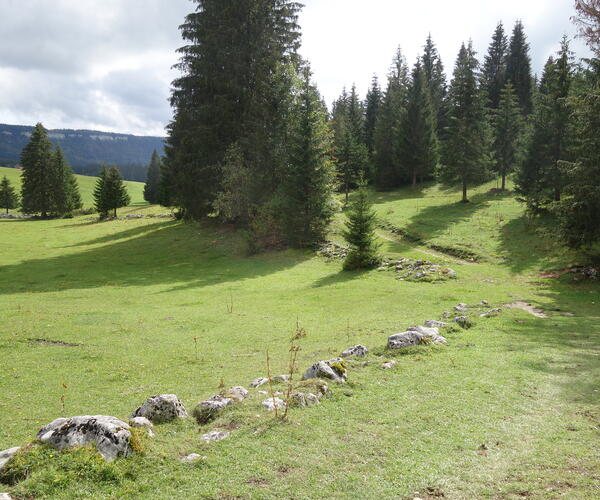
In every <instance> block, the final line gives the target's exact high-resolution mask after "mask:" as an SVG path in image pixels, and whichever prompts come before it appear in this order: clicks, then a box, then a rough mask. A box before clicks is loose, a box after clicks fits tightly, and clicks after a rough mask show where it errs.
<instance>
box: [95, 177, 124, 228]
mask: <svg viewBox="0 0 600 500" xmlns="http://www.w3.org/2000/svg"><path fill="white" fill-rule="evenodd" d="M94 201H95V207H96V211H97V212H98V213H99V214H100V217H102V218H106V217H108V214H109V213H110V211H111V210H112V211H113V217H116V216H117V209H118V208H121V207H126V206H127V205H129V203H130V202H131V199H130V197H129V194H128V193H127V188H126V187H125V184H124V183H123V177H122V176H121V173H120V172H119V170H118V169H117V167H115V166H113V167H110V168H109V169H106V168H104V169H102V171H101V172H100V176H99V177H98V180H97V181H96V187H95V189H94Z"/></svg>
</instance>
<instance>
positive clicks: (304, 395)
mask: <svg viewBox="0 0 600 500" xmlns="http://www.w3.org/2000/svg"><path fill="white" fill-rule="evenodd" d="M316 404H319V397H318V396H316V395H315V394H313V393H312V392H295V393H294V394H292V397H291V405H292V406H299V407H301V408H304V407H306V406H313V405H316Z"/></svg>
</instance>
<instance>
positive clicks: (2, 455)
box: [0, 446, 21, 469]
mask: <svg viewBox="0 0 600 500" xmlns="http://www.w3.org/2000/svg"><path fill="white" fill-rule="evenodd" d="M20 449H21V447H20V446H16V447H14V448H9V449H8V450H4V451H0V469H2V467H4V466H5V465H6V463H7V462H8V461H9V460H10V459H11V458H12V457H13V456H14V455H15V453H17V451H19V450H20Z"/></svg>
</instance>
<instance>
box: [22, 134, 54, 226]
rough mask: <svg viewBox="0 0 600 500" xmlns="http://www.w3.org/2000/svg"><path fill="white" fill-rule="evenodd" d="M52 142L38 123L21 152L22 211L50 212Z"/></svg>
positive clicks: (33, 212) (44, 214) (44, 213)
mask: <svg viewBox="0 0 600 500" xmlns="http://www.w3.org/2000/svg"><path fill="white" fill-rule="evenodd" d="M52 164H53V155H52V144H51V143H50V140H49V139H48V133H47V132H46V129H45V128H44V126H43V125H42V124H41V123H38V124H37V125H36V126H35V128H34V130H33V132H32V134H31V137H30V139H29V142H28V143H27V145H26V146H25V147H24V148H23V151H22V153H21V166H22V167H23V170H22V171H21V206H22V209H23V212H24V213H29V214H41V215H42V217H46V216H48V215H49V214H50V213H51V212H52V208H53V205H52V187H51V176H52Z"/></svg>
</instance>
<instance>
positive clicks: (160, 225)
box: [63, 220, 178, 248]
mask: <svg viewBox="0 0 600 500" xmlns="http://www.w3.org/2000/svg"><path fill="white" fill-rule="evenodd" d="M176 224H178V222H177V221H173V220H169V221H161V222H155V223H152V224H144V225H142V226H135V227H132V228H131V229H127V230H126V231H119V232H117V233H112V234H107V235H105V236H101V237H100V238H96V239H93V240H88V241H82V242H80V243H76V244H75V245H69V246H66V247H63V248H74V247H84V246H89V245H99V244H102V243H111V242H113V241H117V240H124V239H126V238H132V237H134V236H139V235H142V234H145V233H149V232H152V231H160V230H163V229H166V228H167V227H169V226H173V225H176ZM82 225H85V224H81V225H78V227H81V226H82Z"/></svg>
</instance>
